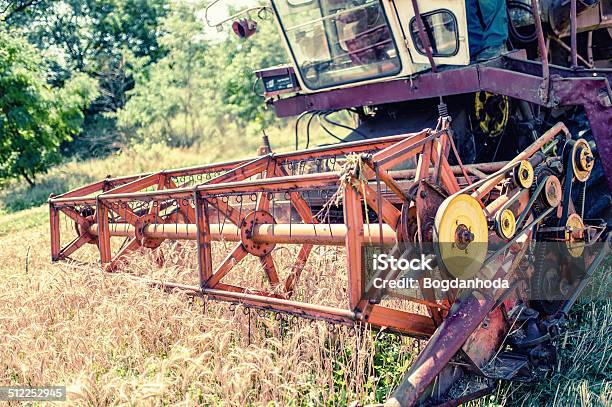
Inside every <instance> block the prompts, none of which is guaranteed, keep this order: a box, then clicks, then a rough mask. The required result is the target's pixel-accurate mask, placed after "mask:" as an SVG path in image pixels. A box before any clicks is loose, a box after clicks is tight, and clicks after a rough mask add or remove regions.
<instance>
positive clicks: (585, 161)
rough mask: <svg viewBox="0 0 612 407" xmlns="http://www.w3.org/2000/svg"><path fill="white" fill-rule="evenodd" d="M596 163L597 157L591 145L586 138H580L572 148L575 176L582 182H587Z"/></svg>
mask: <svg viewBox="0 0 612 407" xmlns="http://www.w3.org/2000/svg"><path fill="white" fill-rule="evenodd" d="M594 165H595V157H594V156H593V151H591V146H590V145H589V143H587V141H586V140H585V139H579V140H577V141H576V143H575V144H574V147H573V148H572V168H573V170H574V176H575V177H576V179H577V180H578V181H580V182H586V181H587V180H588V179H589V177H590V176H591V171H593V167H594Z"/></svg>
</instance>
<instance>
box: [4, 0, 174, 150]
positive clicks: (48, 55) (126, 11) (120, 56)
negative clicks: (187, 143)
mask: <svg viewBox="0 0 612 407" xmlns="http://www.w3.org/2000/svg"><path fill="white" fill-rule="evenodd" d="M167 8H168V1H167V0H0V20H4V23H5V24H6V27H7V29H8V30H10V32H12V33H19V34H22V35H23V36H25V37H27V39H28V40H29V42H30V43H31V44H33V45H34V46H35V47H36V48H38V50H39V51H40V54H41V55H42V59H43V62H44V64H45V65H46V66H47V68H48V71H49V75H48V78H47V79H48V82H49V84H50V85H52V86H53V87H61V86H63V84H64V82H65V81H66V80H69V79H70V78H71V77H72V76H74V74H75V73H84V74H86V75H87V76H89V77H90V78H92V79H93V80H95V81H96V82H97V85H98V88H99V90H100V92H99V93H98V95H97V97H96V99H95V100H94V101H93V103H92V104H91V106H89V108H88V109H87V110H86V111H84V113H85V122H84V128H83V132H82V133H80V134H78V135H77V136H76V137H74V139H75V140H76V143H74V144H72V145H68V143H64V144H63V145H62V151H63V153H65V154H69V155H80V156H91V155H101V154H106V153H108V152H111V151H113V150H114V149H115V148H116V147H117V134H118V133H117V131H116V128H115V120H114V119H113V118H109V117H106V113H108V112H110V113H114V112H116V111H117V110H118V109H120V108H122V107H123V106H124V105H125V102H126V92H127V91H129V90H130V89H132V88H133V86H134V80H133V78H132V76H131V75H130V74H129V73H128V71H129V68H130V67H129V66H128V65H127V62H126V61H127V59H130V58H132V56H135V57H138V58H141V59H142V60H143V61H144V60H146V61H148V63H150V62H155V61H157V60H158V59H159V58H160V57H161V56H163V55H164V52H165V51H164V49H163V48H162V47H161V46H160V44H159V42H158V38H159V36H160V35H161V32H160V25H159V22H160V20H161V18H162V17H163V16H164V15H165V14H166V12H167Z"/></svg>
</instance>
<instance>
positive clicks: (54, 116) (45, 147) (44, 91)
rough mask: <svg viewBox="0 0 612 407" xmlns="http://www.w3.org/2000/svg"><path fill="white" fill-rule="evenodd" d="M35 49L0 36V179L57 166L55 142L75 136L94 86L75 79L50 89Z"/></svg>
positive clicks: (31, 179)
mask: <svg viewBox="0 0 612 407" xmlns="http://www.w3.org/2000/svg"><path fill="white" fill-rule="evenodd" d="M45 79H46V77H45V72H43V71H42V70H41V61H40V58H39V57H38V56H37V53H36V51H35V49H34V48H33V47H32V46H30V45H29V44H28V43H27V42H25V41H24V40H23V39H21V38H18V37H16V36H15V35H13V34H9V33H7V32H6V31H0V180H2V179H8V178H12V177H17V176H21V177H23V178H24V179H25V180H26V181H27V182H28V184H30V185H34V180H35V177H36V174H37V173H40V172H45V171H47V169H48V168H49V167H50V166H51V165H53V164H56V163H58V162H59V161H60V155H59V146H60V143H61V142H63V141H66V140H70V138H71V136H73V135H75V134H77V133H78V132H79V130H80V126H81V124H82V122H83V109H85V108H86V107H87V105H88V104H89V102H90V101H91V100H92V98H93V97H94V96H95V94H96V91H95V86H94V84H93V83H92V81H91V80H89V79H88V78H86V77H84V76H80V75H77V76H74V77H73V78H72V79H70V80H69V81H67V82H66V84H65V85H64V87H62V88H59V89H54V90H52V89H51V88H49V87H48V86H47V85H46V83H45Z"/></svg>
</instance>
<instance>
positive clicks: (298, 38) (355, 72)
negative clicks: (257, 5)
mask: <svg viewBox="0 0 612 407" xmlns="http://www.w3.org/2000/svg"><path fill="white" fill-rule="evenodd" d="M273 3H274V7H275V9H276V12H277V14H278V16H279V19H280V22H281V25H282V28H283V31H284V32H285V35H286V37H287V41H288V42H289V46H290V48H291V52H292V53H293V57H294V58H295V62H296V64H297V67H298V69H299V71H300V73H301V76H302V79H303V80H304V82H305V84H306V86H308V87H309V88H311V89H321V88H327V87H331V86H336V85H341V84H345V83H350V82H356V81H363V80H367V79H373V78H379V77H382V76H390V75H395V74H397V73H399V72H400V70H401V63H400V60H399V56H398V53H397V48H396V46H395V42H394V41H393V37H392V35H391V30H390V29H389V24H388V22H387V17H386V15H385V13H384V11H383V8H382V5H381V3H380V0H274V2H273Z"/></svg>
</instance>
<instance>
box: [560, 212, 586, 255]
mask: <svg viewBox="0 0 612 407" xmlns="http://www.w3.org/2000/svg"><path fill="white" fill-rule="evenodd" d="M584 244H585V241H584V222H583V221H582V218H581V217H580V215H578V214H577V213H573V214H571V215H570V216H569V217H568V218H567V222H566V223H565V247H566V248H567V251H568V252H569V254H570V256H572V257H580V256H582V253H583V252H584Z"/></svg>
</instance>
